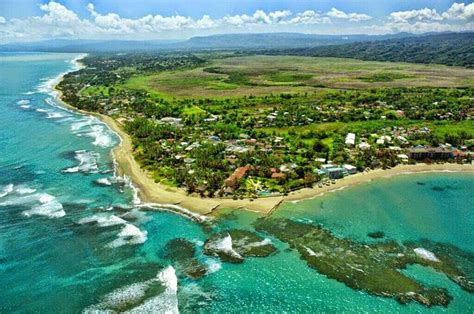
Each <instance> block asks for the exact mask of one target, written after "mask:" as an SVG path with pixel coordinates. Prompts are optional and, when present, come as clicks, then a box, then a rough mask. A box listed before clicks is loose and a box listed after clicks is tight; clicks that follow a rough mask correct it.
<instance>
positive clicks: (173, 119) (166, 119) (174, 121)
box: [160, 117, 182, 125]
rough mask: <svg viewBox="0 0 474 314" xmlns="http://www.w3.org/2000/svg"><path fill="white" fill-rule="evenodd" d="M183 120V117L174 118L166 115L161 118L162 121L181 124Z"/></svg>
mask: <svg viewBox="0 0 474 314" xmlns="http://www.w3.org/2000/svg"><path fill="white" fill-rule="evenodd" d="M181 121H182V119H181V118H173V117H165V118H161V119H160V122H161V123H167V124H175V125H178V124H180V123H181Z"/></svg>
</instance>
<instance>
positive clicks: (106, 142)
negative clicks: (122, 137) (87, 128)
mask: <svg viewBox="0 0 474 314" xmlns="http://www.w3.org/2000/svg"><path fill="white" fill-rule="evenodd" d="M91 129H92V131H91V132H90V133H87V135H88V136H90V137H93V138H94V139H95V140H94V142H92V144H94V145H96V146H101V147H110V146H111V144H112V141H113V140H112V137H111V136H110V134H109V133H108V132H107V129H106V128H105V127H104V126H103V125H93V126H92V127H91Z"/></svg>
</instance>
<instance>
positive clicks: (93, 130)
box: [71, 117, 113, 147]
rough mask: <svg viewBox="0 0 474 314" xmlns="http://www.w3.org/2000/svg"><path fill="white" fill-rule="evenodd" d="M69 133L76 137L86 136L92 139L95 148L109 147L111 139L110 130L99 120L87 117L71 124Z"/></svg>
mask: <svg viewBox="0 0 474 314" xmlns="http://www.w3.org/2000/svg"><path fill="white" fill-rule="evenodd" d="M71 131H72V132H73V133H74V134H76V135H77V136H83V135H85V136H88V137H91V138H93V139H94V141H93V142H92V144H93V145H95V146H100V147H111V146H112V144H113V138H112V136H111V132H110V129H109V128H108V127H107V126H106V125H104V124H103V123H102V122H100V121H99V120H97V119H95V118H93V117H88V118H85V119H80V120H78V121H76V122H74V123H72V124H71Z"/></svg>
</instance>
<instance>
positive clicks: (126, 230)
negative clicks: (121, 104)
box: [0, 53, 474, 313]
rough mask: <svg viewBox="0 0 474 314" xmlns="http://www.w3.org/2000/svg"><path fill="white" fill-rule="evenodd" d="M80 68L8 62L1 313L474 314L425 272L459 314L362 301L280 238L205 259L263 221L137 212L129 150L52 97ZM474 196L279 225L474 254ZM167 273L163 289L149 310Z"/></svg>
mask: <svg viewBox="0 0 474 314" xmlns="http://www.w3.org/2000/svg"><path fill="white" fill-rule="evenodd" d="M75 57H77V56H76V55H71V54H37V53H36V54H32V53H26V54H1V55H0V73H1V74H0V286H1V287H2V292H1V293H0V312H1V313H10V312H47V313H49V312H56V311H60V312H69V313H71V312H72V313H76V312H82V311H83V310H84V309H91V308H94V305H95V306H102V308H111V307H113V306H114V305H117V304H118V303H120V302H124V300H128V301H130V300H141V299H146V301H144V302H142V301H137V303H141V304H142V305H150V304H151V305H150V306H151V307H148V309H150V308H153V309H155V310H156V309H158V311H159V310H160V309H163V306H173V305H174V304H175V302H176V301H177V302H178V304H179V309H180V310H181V311H182V312H191V311H200V312H235V313H236V312H283V311H287V312H342V311H345V312H379V313H388V312H428V311H430V312H457V313H461V312H462V313H468V312H473V311H474V298H473V296H472V295H471V294H469V293H467V292H465V291H463V290H461V289H460V288H459V287H458V286H456V285H455V284H453V283H452V282H451V281H449V280H448V279H447V278H446V277H445V276H444V275H441V274H439V273H436V272H434V271H433V270H431V269H428V268H422V267H412V268H409V269H408V273H409V274H410V275H412V276H415V277H416V278H419V279H420V280H422V281H424V282H427V283H429V284H433V285H437V286H441V287H445V288H447V289H448V290H449V292H450V294H451V295H452V296H453V297H454V299H453V301H452V303H451V304H450V305H449V306H448V308H440V307H436V308H433V309H429V310H428V309H426V308H424V307H422V306H421V305H417V304H410V305H407V306H402V305H399V304H398V303H397V302H396V301H394V300H391V299H384V298H377V297H372V296H369V295H367V294H365V293H362V292H358V291H354V290H351V289H349V288H347V287H346V286H345V285H343V284H341V283H338V282H335V281H334V280H330V279H327V278H326V277H325V276H323V275H320V274H318V273H317V272H316V271H314V270H312V269H309V268H308V267H307V266H306V264H305V263H304V262H303V261H301V260H300V259H299V257H298V255H297V254H296V253H295V252H292V251H288V250H286V248H287V246H286V245H285V244H283V243H280V242H278V241H276V240H274V239H273V240H272V241H273V242H274V244H275V245H276V246H277V247H278V248H279V249H280V252H279V253H278V254H276V255H273V256H271V257H268V258H264V259H258V258H249V259H247V260H246V261H245V262H244V263H243V264H240V265H233V264H222V263H220V262H219V261H218V260H216V259H213V258H209V257H205V256H203V255H202V253H201V249H200V247H201V245H202V243H203V241H205V239H206V236H207V234H208V233H210V232H212V231H213V230H221V229H225V228H231V227H238V228H249V229H251V228H252V227H251V223H252V222H253V221H254V220H255V219H256V218H258V216H257V215H256V214H254V213H250V212H241V211H240V212H239V211H234V212H230V213H229V215H224V216H223V217H224V218H221V219H219V220H217V221H214V222H213V223H211V224H210V225H205V226H201V225H199V224H197V223H195V222H193V221H191V220H190V219H188V218H185V217H182V216H180V215H177V214H174V213H171V212H166V211H156V212H143V211H140V210H139V208H138V207H137V206H136V205H134V204H135V202H136V200H134V196H133V194H134V193H133V190H132V189H131V188H130V187H129V186H128V185H127V184H126V183H124V182H121V181H120V180H118V179H117V178H116V177H115V176H114V173H113V170H114V168H113V160H112V158H111V155H110V151H111V149H112V148H113V147H114V145H117V144H118V143H119V138H118V137H117V136H116V135H115V134H114V133H112V132H111V131H110V130H109V129H108V128H107V127H106V126H105V125H103V124H102V123H100V122H99V121H97V120H95V119H94V118H91V117H88V116H83V115H79V114H76V113H73V112H70V111H67V110H64V109H62V108H61V107H58V105H57V103H56V101H55V98H54V97H53V94H52V89H51V86H52V84H53V83H54V82H53V81H51V80H53V79H54V78H56V77H57V76H58V75H59V74H60V73H63V72H65V71H69V70H71V69H72V68H73V64H72V63H71V60H72V59H73V58H75ZM473 188H474V178H473V175H472V174H454V173H453V174H446V173H444V174H417V175H409V176H400V177H397V178H392V179H390V180H386V179H383V180H379V181H376V182H373V183H370V184H366V185H361V186H357V187H353V188H350V189H347V190H345V191H340V192H338V193H332V194H329V195H326V196H324V197H320V198H316V199H314V200H308V201H303V202H299V203H296V204H285V205H284V206H283V207H282V208H281V210H278V211H277V212H276V213H275V215H276V216H285V217H292V218H295V219H306V220H308V219H309V220H311V221H313V222H315V223H321V224H323V225H324V226H325V227H327V228H329V229H331V230H332V231H333V232H334V233H335V234H337V235H339V236H344V237H350V238H354V239H356V240H360V241H369V239H367V237H366V235H367V232H372V231H378V230H381V231H384V232H385V233H386V234H387V237H388V238H391V239H395V240H400V241H402V240H418V239H420V238H428V239H431V240H434V241H441V242H447V243H450V244H453V245H456V246H458V247H460V248H462V249H464V250H466V251H470V252H474V244H473V243H474V241H473V240H474V239H473V235H472V230H473V227H474V205H473V204H474V200H473V193H472V191H473V190H474V189H473ZM179 237H181V238H186V239H188V240H190V241H192V242H194V243H196V244H197V247H198V253H197V254H198V259H199V260H200V261H201V262H202V263H204V264H205V265H207V267H208V269H209V272H210V273H209V274H208V275H207V276H206V277H204V278H202V279H200V280H192V279H189V278H187V277H186V276H184V275H183V274H181V273H180V270H179V268H178V267H176V265H173V263H172V262H171V261H169V260H166V259H165V258H164V257H163V249H164V247H165V245H166V243H167V242H168V241H169V240H171V239H174V238H179ZM169 265H171V266H174V267H175V268H176V269H177V270H176V274H177V285H178V292H177V295H175V294H174V293H173V291H172V290H173V289H171V288H172V285H173V280H174V277H173V276H172V273H171V274H170V272H166V271H163V270H164V269H165V268H166V267H167V266H169ZM168 270H169V269H168ZM160 274H161V275H160ZM157 275H160V276H161V277H160V279H159V280H158V281H159V285H161V286H163V287H162V289H161V290H160V289H158V290H157V291H155V292H153V291H152V292H150V291H148V292H147V293H148V294H147V295H146V298H145V297H144V295H143V293H144V292H143V291H144V289H145V290H146V289H148V288H147V287H148V286H149V285H153V284H154V282H153V278H155V277H156V276H157ZM165 275H166V276H165ZM163 278H164V279H163ZM150 280H151V281H150ZM150 282H152V283H150ZM166 284H168V285H169V287H171V288H170V290H169V291H168V290H166ZM163 289H165V291H164V292H163Z"/></svg>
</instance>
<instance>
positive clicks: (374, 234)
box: [367, 231, 385, 239]
mask: <svg viewBox="0 0 474 314" xmlns="http://www.w3.org/2000/svg"><path fill="white" fill-rule="evenodd" d="M367 236H369V237H371V238H372V239H382V238H385V233H384V232H382V231H375V232H369V233H368V234H367Z"/></svg>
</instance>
